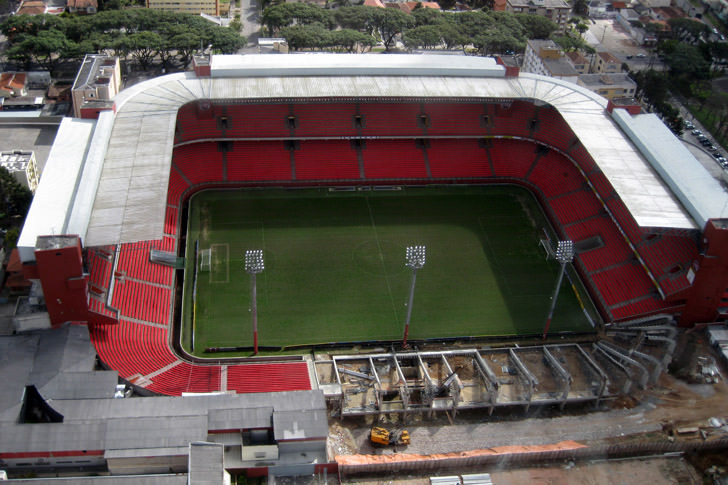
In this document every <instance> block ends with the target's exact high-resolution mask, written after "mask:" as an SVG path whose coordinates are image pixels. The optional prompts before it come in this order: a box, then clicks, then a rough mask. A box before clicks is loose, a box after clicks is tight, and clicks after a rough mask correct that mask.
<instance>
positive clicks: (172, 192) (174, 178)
mask: <svg viewBox="0 0 728 485" xmlns="http://www.w3.org/2000/svg"><path fill="white" fill-rule="evenodd" d="M189 187H190V184H189V183H188V182H187V181H186V180H185V179H184V178H183V176H182V175H181V173H180V172H179V169H177V168H176V167H174V166H172V168H171V170H170V171H169V185H168V186H167V205H168V206H172V207H177V205H178V204H179V203H180V199H181V198H182V194H183V193H184V191H185V190H187V189H188V188H189Z"/></svg>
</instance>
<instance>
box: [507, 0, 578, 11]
mask: <svg viewBox="0 0 728 485" xmlns="http://www.w3.org/2000/svg"><path fill="white" fill-rule="evenodd" d="M508 4H509V5H510V6H511V7H522V8H523V7H526V8H528V7H541V8H568V9H571V7H570V6H569V4H568V2H566V1H565V0H536V1H534V0H508Z"/></svg>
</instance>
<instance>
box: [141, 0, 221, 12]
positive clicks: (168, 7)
mask: <svg viewBox="0 0 728 485" xmlns="http://www.w3.org/2000/svg"><path fill="white" fill-rule="evenodd" d="M147 8H151V9H153V10H164V11H167V12H182V13H191V14H199V13H206V14H208V15H215V16H218V15H220V2H219V1H218V0H147Z"/></svg>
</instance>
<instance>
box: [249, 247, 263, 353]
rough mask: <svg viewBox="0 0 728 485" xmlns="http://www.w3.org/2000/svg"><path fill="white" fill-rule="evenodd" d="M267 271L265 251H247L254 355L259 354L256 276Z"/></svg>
mask: <svg viewBox="0 0 728 485" xmlns="http://www.w3.org/2000/svg"><path fill="white" fill-rule="evenodd" d="M264 269H265V264H264V263H263V250H261V249H253V250H248V251H245V272H246V273H248V274H249V275H250V291H251V296H250V301H251V307H250V311H251V312H252V314H253V355H257V354H258V301H257V300H258V288H257V286H256V281H255V276H256V275H257V274H258V273H260V272H262V271H263V270H264Z"/></svg>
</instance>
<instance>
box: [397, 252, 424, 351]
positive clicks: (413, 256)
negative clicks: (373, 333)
mask: <svg viewBox="0 0 728 485" xmlns="http://www.w3.org/2000/svg"><path fill="white" fill-rule="evenodd" d="M404 264H405V266H407V267H409V268H412V283H411V284H410V292H409V302H408V303H407V319H406V320H405V322H404V337H403V338H402V347H404V348H407V335H408V334H409V324H410V318H411V317H412V302H413V301H414V299H415V281H417V270H418V269H420V268H422V267H423V266H424V265H425V246H407V250H406V251H405V263H404Z"/></svg>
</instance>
